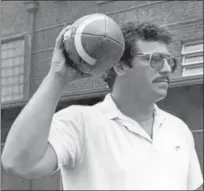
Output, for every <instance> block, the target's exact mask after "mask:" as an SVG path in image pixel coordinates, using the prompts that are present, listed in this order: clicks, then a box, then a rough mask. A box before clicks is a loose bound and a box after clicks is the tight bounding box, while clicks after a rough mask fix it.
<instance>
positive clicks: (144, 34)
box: [102, 22, 172, 89]
mask: <svg viewBox="0 0 204 191" xmlns="http://www.w3.org/2000/svg"><path fill="white" fill-rule="evenodd" d="M121 29H122V32H123V35H124V38H125V50H124V53H123V55H122V57H121V59H120V62H123V63H125V64H127V65H128V66H129V67H130V68H131V67H132V66H131V60H132V58H133V57H134V54H132V53H133V52H136V46H135V42H136V41H137V40H145V41H160V42H163V43H165V44H167V45H168V44H170V43H171V41H172V35H171V33H170V32H169V31H167V30H166V29H165V28H162V27H160V26H158V25H156V24H152V23H149V22H145V23H141V24H139V25H136V24H135V23H134V22H128V23H126V24H124V25H123V26H122V27H121ZM102 77H103V79H104V81H105V82H106V83H107V85H108V87H109V88H110V89H113V86H114V82H115V79H116V72H115V70H114V69H113V67H112V68H110V69H109V70H107V71H106V72H105V73H104V75H103V76H102Z"/></svg>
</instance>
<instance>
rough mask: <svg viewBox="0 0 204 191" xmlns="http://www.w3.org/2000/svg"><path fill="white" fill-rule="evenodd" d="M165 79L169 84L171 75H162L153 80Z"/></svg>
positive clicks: (160, 80)
mask: <svg viewBox="0 0 204 191" xmlns="http://www.w3.org/2000/svg"><path fill="white" fill-rule="evenodd" d="M163 81H167V83H168V84H169V82H170V78H169V76H160V77H158V78H155V79H154V80H153V82H163Z"/></svg>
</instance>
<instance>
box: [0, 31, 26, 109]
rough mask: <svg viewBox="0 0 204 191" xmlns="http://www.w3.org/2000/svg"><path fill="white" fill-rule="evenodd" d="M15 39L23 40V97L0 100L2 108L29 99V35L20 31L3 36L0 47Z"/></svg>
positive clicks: (20, 103)
mask: <svg viewBox="0 0 204 191" xmlns="http://www.w3.org/2000/svg"><path fill="white" fill-rule="evenodd" d="M16 40H24V58H23V60H24V66H23V67H24V73H23V79H24V82H23V85H24V86H23V98H22V99H21V100H14V101H12V100H11V101H5V102H1V107H2V108H8V107H13V106H19V105H22V104H24V103H25V102H27V100H28V99H29V88H30V73H29V71H30V63H29V60H28V53H29V50H30V46H29V36H28V34H26V33H22V34H17V35H13V36H8V37H4V38H2V39H1V47H2V45H3V44H5V43H9V42H13V41H16ZM0 55H1V52H0ZM0 58H1V57H0ZM1 79H2V78H1Z"/></svg>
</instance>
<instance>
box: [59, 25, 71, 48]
mask: <svg viewBox="0 0 204 191" xmlns="http://www.w3.org/2000/svg"><path fill="white" fill-rule="evenodd" d="M70 29H71V26H70V25H68V26H66V27H65V28H64V29H63V30H62V31H61V32H60V33H59V35H58V37H57V39H56V43H55V48H59V49H60V48H62V47H63V39H64V34H65V33H66V32H67V31H68V30H70Z"/></svg>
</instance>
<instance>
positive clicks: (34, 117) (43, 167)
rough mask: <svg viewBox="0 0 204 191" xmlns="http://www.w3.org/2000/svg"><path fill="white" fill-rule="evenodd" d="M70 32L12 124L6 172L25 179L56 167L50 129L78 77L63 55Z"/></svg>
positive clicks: (6, 149) (4, 157)
mask: <svg viewBox="0 0 204 191" xmlns="http://www.w3.org/2000/svg"><path fill="white" fill-rule="evenodd" d="M68 29H69V27H66V28H65V29H64V30H63V31H62V32H61V33H60V34H59V36H58V38H57V40H56V45H55V49H54V52H53V57H52V63H51V67H50V71H49V73H48V74H47V76H46V77H45V79H44V80H43V82H42V84H41V85H40V87H39V89H38V90H37V91H36V93H35V94H34V95H33V97H32V98H31V100H30V101H29V102H28V104H27V105H26V106H25V108H24V109H23V110H22V112H21V113H20V114H19V116H18V117H17V119H16V120H15V122H14V123H13V125H12V127H11V130H10V132H9V134H8V136H7V140H6V143H5V147H4V150H3V153H2V165H3V167H4V168H5V170H9V171H12V172H13V173H15V174H18V175H20V176H23V177H26V178H28V176H29V175H30V174H32V176H33V173H34V174H35V175H36V174H38V175H39V176H40V174H46V173H50V172H51V171H53V169H55V168H56V165H57V158H56V154H55V152H54V150H53V148H52V147H51V145H50V144H49V143H48V135H49V131H50V125H51V121H52V117H53V114H54V112H55V109H56V106H57V103H58V101H59V99H60V96H61V94H62V93H63V91H64V89H65V86H66V84H67V83H68V82H69V81H72V80H73V79H75V78H76V77H77V78H78V77H79V74H78V73H77V71H76V70H74V69H73V68H71V67H69V66H68V65H67V63H66V60H65V57H64V54H63V44H62V43H63V36H64V33H65V32H66V31H67V30H68ZM50 159H52V160H50ZM48 161H49V162H48Z"/></svg>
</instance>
